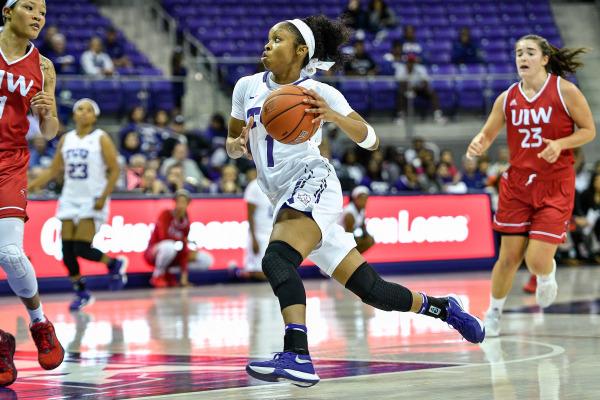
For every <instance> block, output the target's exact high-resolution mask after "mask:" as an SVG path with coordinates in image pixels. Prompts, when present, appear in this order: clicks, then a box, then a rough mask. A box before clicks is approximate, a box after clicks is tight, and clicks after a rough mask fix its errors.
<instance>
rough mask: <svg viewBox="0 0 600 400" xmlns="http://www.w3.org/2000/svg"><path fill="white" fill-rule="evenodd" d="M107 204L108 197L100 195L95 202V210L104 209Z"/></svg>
mask: <svg viewBox="0 0 600 400" xmlns="http://www.w3.org/2000/svg"><path fill="white" fill-rule="evenodd" d="M105 204H106V197H98V198H97V199H96V202H95V203H94V210H102V209H103V208H104V205H105Z"/></svg>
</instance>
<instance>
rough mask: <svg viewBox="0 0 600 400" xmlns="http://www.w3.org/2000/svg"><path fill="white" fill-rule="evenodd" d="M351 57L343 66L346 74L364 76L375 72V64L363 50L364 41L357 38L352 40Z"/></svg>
mask: <svg viewBox="0 0 600 400" xmlns="http://www.w3.org/2000/svg"><path fill="white" fill-rule="evenodd" d="M353 50H354V51H353V55H352V58H351V59H350V60H349V61H348V62H346V65H345V67H344V69H345V72H346V75H354V76H366V75H376V74H377V64H376V63H375V61H374V60H373V58H372V57H371V56H370V55H369V53H367V52H366V51H365V42H364V41H363V40H357V41H356V42H354V47H353Z"/></svg>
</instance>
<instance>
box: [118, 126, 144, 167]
mask: <svg viewBox="0 0 600 400" xmlns="http://www.w3.org/2000/svg"><path fill="white" fill-rule="evenodd" d="M141 147H142V145H141V143H140V135H139V133H137V132H136V131H129V132H127V133H126V134H125V136H123V137H122V138H121V149H120V153H121V155H122V156H123V157H124V158H125V161H126V162H128V163H129V159H130V158H131V156H133V155H135V154H138V153H140V152H141Z"/></svg>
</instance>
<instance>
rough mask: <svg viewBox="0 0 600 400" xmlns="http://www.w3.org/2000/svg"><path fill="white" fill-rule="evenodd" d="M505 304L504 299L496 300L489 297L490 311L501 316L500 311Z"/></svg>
mask: <svg viewBox="0 0 600 400" xmlns="http://www.w3.org/2000/svg"><path fill="white" fill-rule="evenodd" d="M505 302H506V297H503V298H501V299H496V298H494V296H492V295H490V308H489V310H490V311H496V312H498V313H499V314H502V309H503V308H504V303H505Z"/></svg>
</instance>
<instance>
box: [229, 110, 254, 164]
mask: <svg viewBox="0 0 600 400" xmlns="http://www.w3.org/2000/svg"><path fill="white" fill-rule="evenodd" d="M252 125H254V115H253V116H251V117H250V119H249V120H248V123H247V124H246V126H245V127H243V128H242V133H240V136H238V137H237V138H235V140H234V141H233V146H232V147H233V148H232V149H231V150H232V151H231V157H232V158H240V157H246V158H247V159H249V160H252V155H251V154H250V152H249V151H248V136H249V135H250V130H251V129H252Z"/></svg>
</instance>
